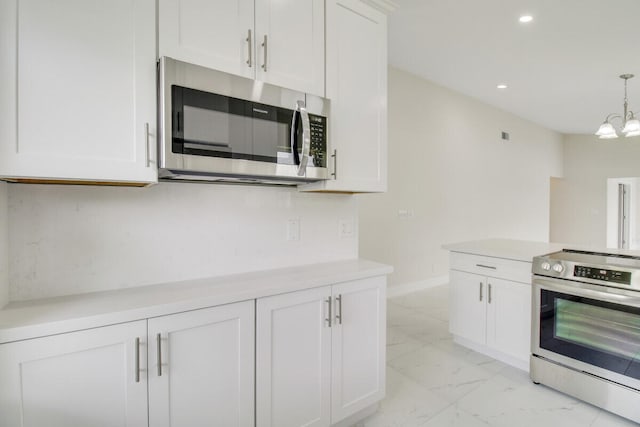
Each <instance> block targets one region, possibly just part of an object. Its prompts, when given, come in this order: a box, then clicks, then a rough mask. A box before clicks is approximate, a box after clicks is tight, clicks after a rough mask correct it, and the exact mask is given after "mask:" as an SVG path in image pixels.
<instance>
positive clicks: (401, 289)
mask: <svg viewBox="0 0 640 427" xmlns="http://www.w3.org/2000/svg"><path fill="white" fill-rule="evenodd" d="M447 283H449V275H445V276H438V277H432V278H431V279H426V280H419V281H417V282H410V283H405V284H402V285H398V286H389V287H387V298H393V297H399V296H402V295H406V294H410V293H411V292H416V291H422V290H424V289H429V288H434V287H436V286H440V285H445V284H447Z"/></svg>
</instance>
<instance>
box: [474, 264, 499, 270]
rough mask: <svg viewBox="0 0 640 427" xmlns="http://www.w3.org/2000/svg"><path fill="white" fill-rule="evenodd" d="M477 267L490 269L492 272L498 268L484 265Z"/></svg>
mask: <svg viewBox="0 0 640 427" xmlns="http://www.w3.org/2000/svg"><path fill="white" fill-rule="evenodd" d="M476 267H482V268H490V269H492V270H495V269H496V267H494V266H492V265H484V264H476Z"/></svg>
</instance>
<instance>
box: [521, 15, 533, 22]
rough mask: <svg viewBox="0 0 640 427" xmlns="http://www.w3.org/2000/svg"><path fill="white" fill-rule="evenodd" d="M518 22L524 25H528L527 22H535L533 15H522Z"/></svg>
mask: <svg viewBox="0 0 640 427" xmlns="http://www.w3.org/2000/svg"><path fill="white" fill-rule="evenodd" d="M518 21H520V22H522V23H523V24H526V23H527V22H531V21H533V16H531V15H522V16H521V17H520V18H518Z"/></svg>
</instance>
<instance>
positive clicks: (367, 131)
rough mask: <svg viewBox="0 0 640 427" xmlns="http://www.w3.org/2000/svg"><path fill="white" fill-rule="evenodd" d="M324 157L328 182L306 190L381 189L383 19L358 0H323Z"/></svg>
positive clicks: (383, 188) (383, 151)
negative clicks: (326, 127)
mask: <svg viewBox="0 0 640 427" xmlns="http://www.w3.org/2000/svg"><path fill="white" fill-rule="evenodd" d="M326 62H327V97H328V98H329V99H330V100H331V117H330V121H329V129H330V130H329V145H330V146H331V148H332V149H333V150H335V152H334V153H330V154H333V156H332V157H330V158H329V168H330V170H331V171H332V174H335V175H334V179H333V180H328V181H325V182H321V183H316V184H311V185H308V186H305V187H304V188H302V189H303V190H310V191H338V192H354V193H366V192H384V191H386V189H387V16H386V14H384V13H382V12H381V11H379V10H377V9H375V8H373V7H372V6H370V5H368V4H365V3H363V2H361V1H359V0H331V1H327V59H326Z"/></svg>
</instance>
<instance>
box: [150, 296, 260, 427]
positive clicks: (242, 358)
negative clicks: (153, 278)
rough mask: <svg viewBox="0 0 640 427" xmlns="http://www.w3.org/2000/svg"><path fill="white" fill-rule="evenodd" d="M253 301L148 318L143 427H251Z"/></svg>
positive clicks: (252, 407) (252, 411)
mask: <svg viewBox="0 0 640 427" xmlns="http://www.w3.org/2000/svg"><path fill="white" fill-rule="evenodd" d="M254 304H255V302H254V301H253V300H251V301H244V302H240V303H234V304H228V305H222V306H218V307H212V308H206V309H201V310H194V311H188V312H184V313H180V314H174V315H169V316H162V317H157V318H153V319H149V321H148V322H149V355H148V356H149V363H148V365H149V425H150V426H151V427H168V426H172V427H183V426H189V427H200V426H225V427H233V426H238V427H249V426H253V425H254V329H255V326H254V325H255V322H254V320H255V319H254Z"/></svg>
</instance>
